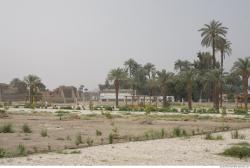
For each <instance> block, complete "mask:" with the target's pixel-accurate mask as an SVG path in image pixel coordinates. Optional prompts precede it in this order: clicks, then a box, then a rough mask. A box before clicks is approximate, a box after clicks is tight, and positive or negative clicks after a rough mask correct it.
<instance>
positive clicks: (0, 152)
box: [0, 148, 6, 158]
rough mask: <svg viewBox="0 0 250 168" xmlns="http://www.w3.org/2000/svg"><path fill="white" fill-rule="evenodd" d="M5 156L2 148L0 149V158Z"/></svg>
mask: <svg viewBox="0 0 250 168" xmlns="http://www.w3.org/2000/svg"><path fill="white" fill-rule="evenodd" d="M5 156H6V150H5V149H3V148H0V158H3V157H5Z"/></svg>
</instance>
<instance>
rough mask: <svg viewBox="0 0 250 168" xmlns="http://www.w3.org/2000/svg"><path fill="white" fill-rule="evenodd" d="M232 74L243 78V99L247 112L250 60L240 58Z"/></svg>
mask: <svg viewBox="0 0 250 168" xmlns="http://www.w3.org/2000/svg"><path fill="white" fill-rule="evenodd" d="M232 72H233V73H235V74H237V75H239V76H241V77H242V81H243V98H244V104H245V109H246V110H247V109H248V108H247V104H248V78H249V75H250V58H249V57H247V58H244V59H243V58H239V59H238V60H237V61H235V62H234V64H233V67H232Z"/></svg>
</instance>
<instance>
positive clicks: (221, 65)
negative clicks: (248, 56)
mask: <svg viewBox="0 0 250 168" xmlns="http://www.w3.org/2000/svg"><path fill="white" fill-rule="evenodd" d="M223 57H224V52H223V51H221V61H220V68H221V72H220V73H221V74H220V77H221V80H220V107H222V101H223V98H222V95H223V86H222V74H223V59H224V58H223Z"/></svg>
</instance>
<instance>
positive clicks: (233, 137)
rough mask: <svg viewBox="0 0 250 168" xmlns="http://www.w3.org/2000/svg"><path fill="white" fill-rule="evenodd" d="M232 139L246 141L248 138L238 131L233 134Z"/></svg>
mask: <svg viewBox="0 0 250 168" xmlns="http://www.w3.org/2000/svg"><path fill="white" fill-rule="evenodd" d="M231 138H232V139H245V138H246V136H245V135H243V134H240V133H239V131H238V130H235V131H233V132H231Z"/></svg>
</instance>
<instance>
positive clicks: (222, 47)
mask: <svg viewBox="0 0 250 168" xmlns="http://www.w3.org/2000/svg"><path fill="white" fill-rule="evenodd" d="M216 45H217V46H216V49H217V50H218V51H220V53H221V56H220V57H221V61H220V69H221V75H222V74H223V61H224V59H225V55H228V56H229V55H230V54H231V53H232V48H231V42H230V41H228V40H226V39H224V38H221V40H219V41H218V43H217V44H216ZM222 94H223V86H222V83H221V85H220V106H221V107H222Z"/></svg>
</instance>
